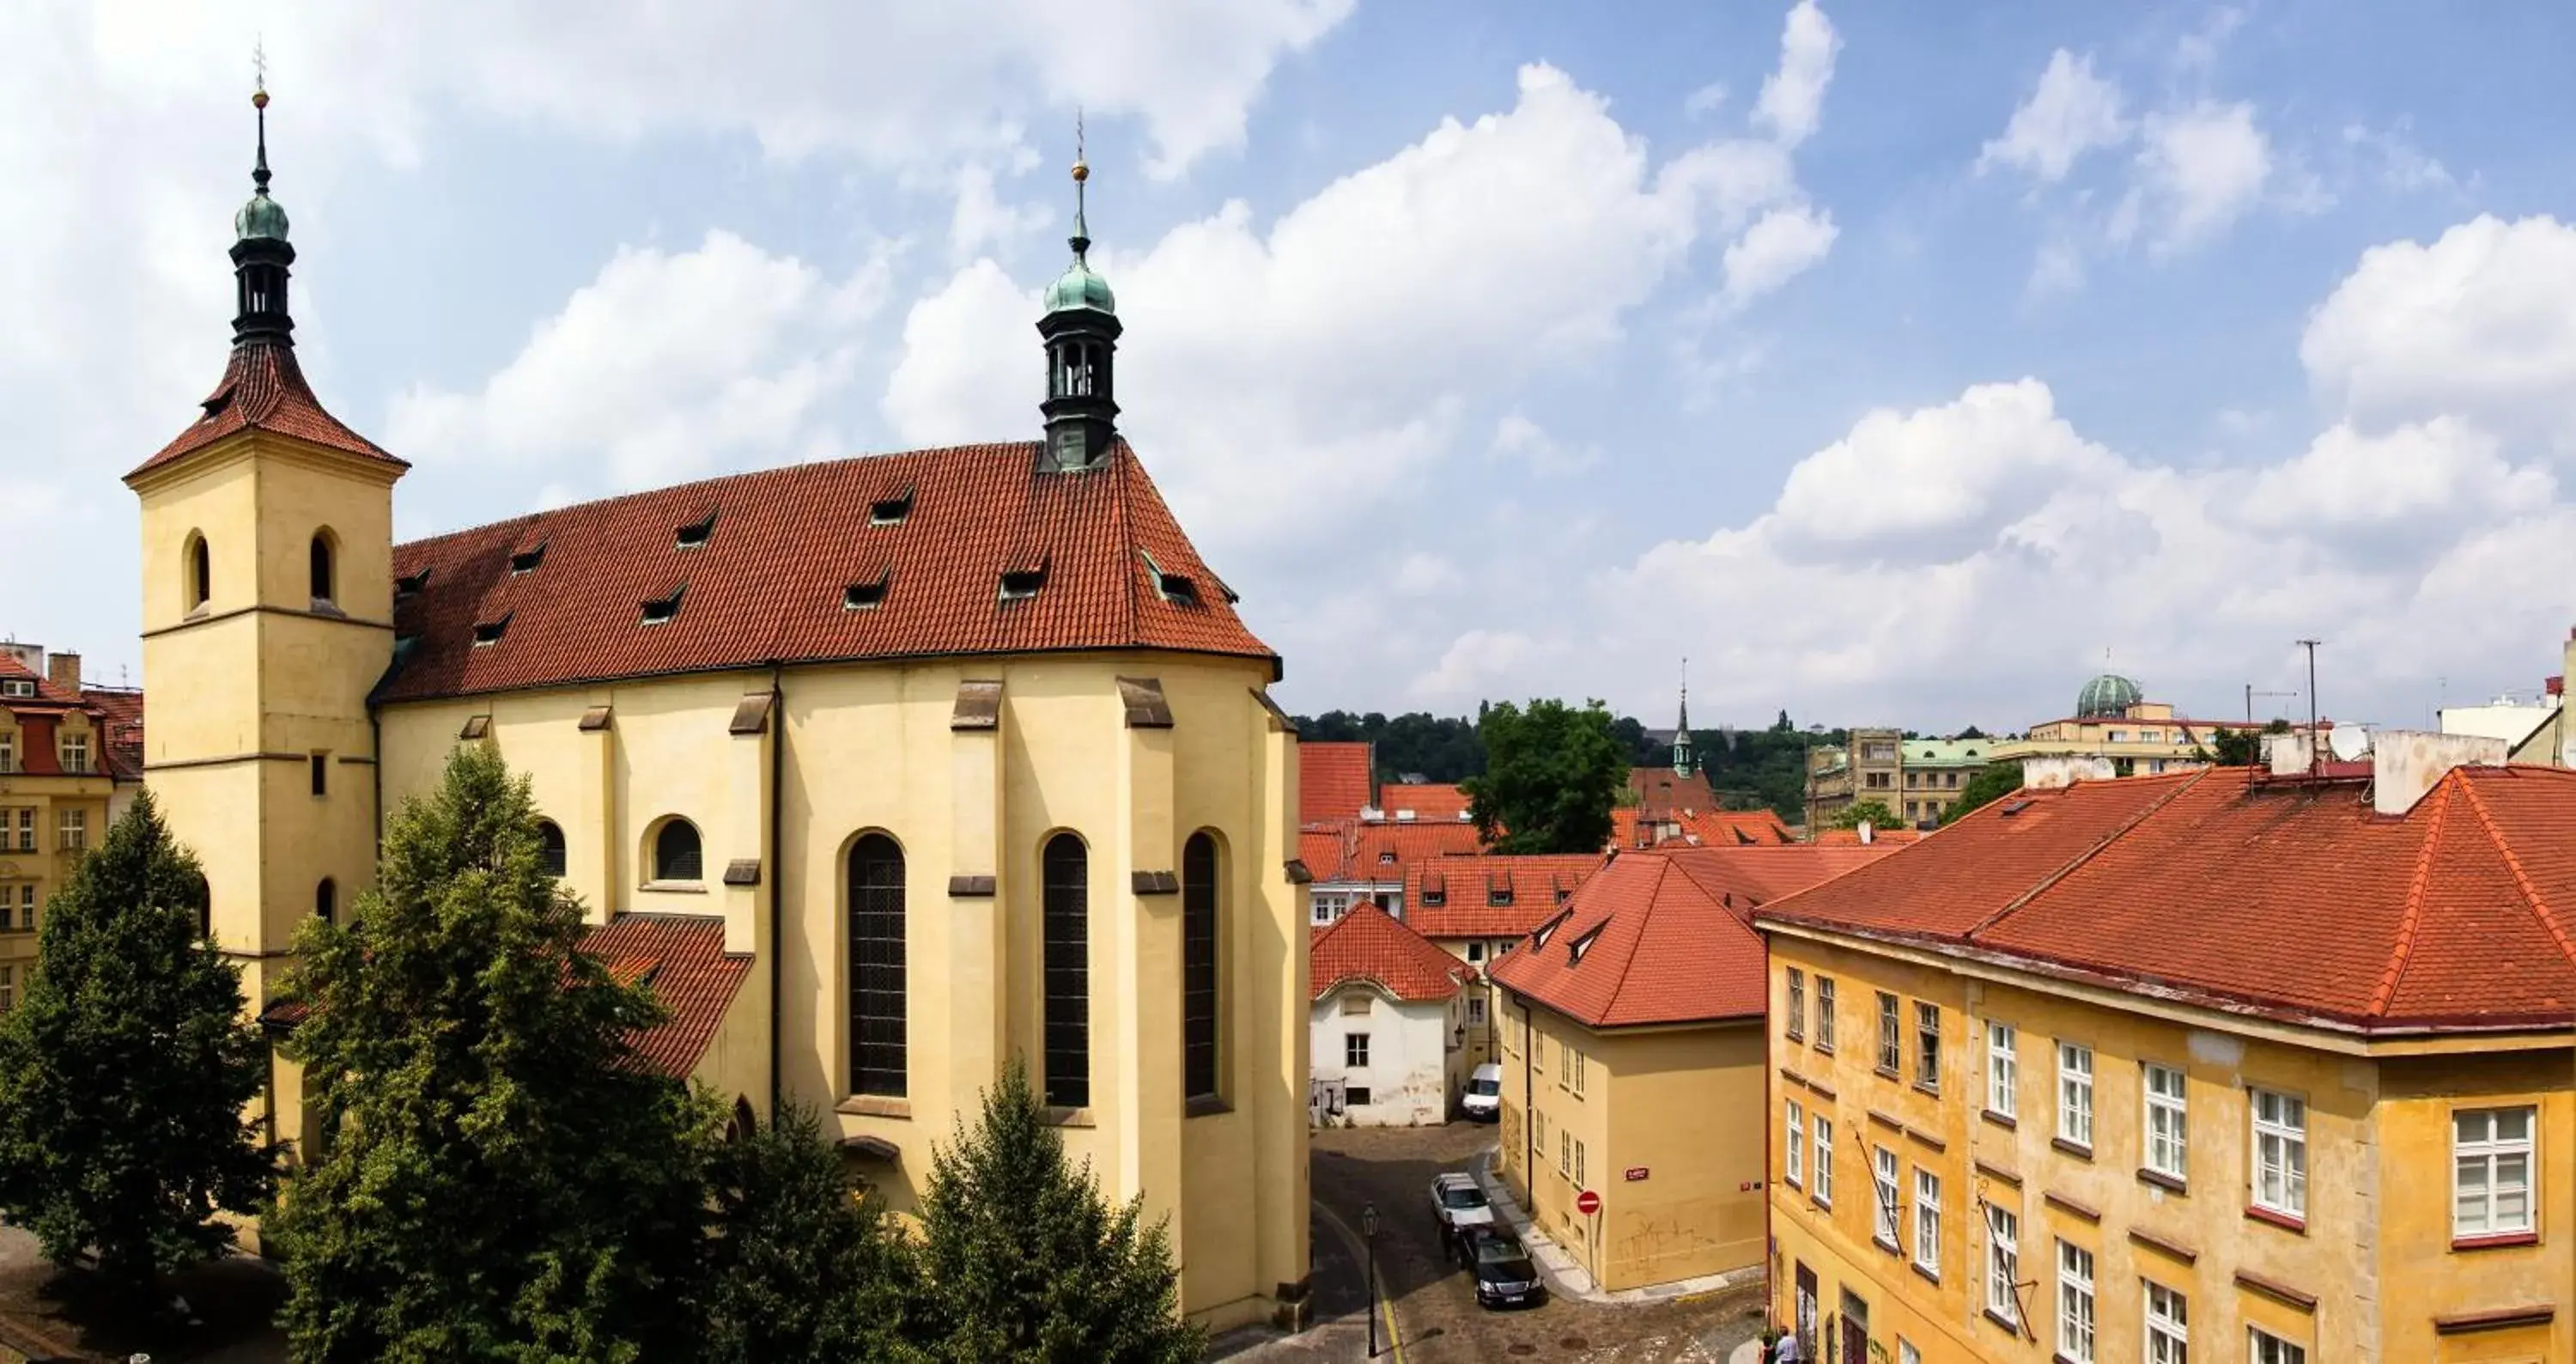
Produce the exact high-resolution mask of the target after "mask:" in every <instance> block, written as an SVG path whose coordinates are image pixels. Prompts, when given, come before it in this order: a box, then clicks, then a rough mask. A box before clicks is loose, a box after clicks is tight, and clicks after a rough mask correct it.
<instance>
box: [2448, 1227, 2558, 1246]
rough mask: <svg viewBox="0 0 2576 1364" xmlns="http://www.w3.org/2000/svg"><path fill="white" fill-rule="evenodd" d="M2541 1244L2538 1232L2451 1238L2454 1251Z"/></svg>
mask: <svg viewBox="0 0 2576 1364" xmlns="http://www.w3.org/2000/svg"><path fill="white" fill-rule="evenodd" d="M2539 1244H2540V1233H2539V1232H2536V1231H2507V1232H2498V1233H2496V1234H2495V1235H2493V1236H2454V1237H2452V1238H2451V1249H2453V1250H2504V1249H2507V1248H2509V1247H2513V1246H2536V1245H2539Z"/></svg>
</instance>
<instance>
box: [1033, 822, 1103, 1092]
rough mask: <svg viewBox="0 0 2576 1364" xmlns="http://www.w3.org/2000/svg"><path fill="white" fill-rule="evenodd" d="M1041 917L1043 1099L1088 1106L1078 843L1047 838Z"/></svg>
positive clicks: (1086, 928) (1086, 970)
mask: <svg viewBox="0 0 2576 1364" xmlns="http://www.w3.org/2000/svg"><path fill="white" fill-rule="evenodd" d="M1044 860H1045V863H1046V866H1045V875H1044V878H1043V880H1044V882H1045V888H1046V889H1045V895H1046V904H1045V913H1044V914H1043V915H1042V916H1041V918H1042V923H1041V926H1040V929H1041V931H1040V936H1041V937H1042V938H1043V939H1044V941H1045V946H1046V951H1045V962H1044V965H1045V968H1046V1101H1047V1104H1048V1105H1049V1106H1050V1107H1054V1108H1088V1107H1090V1106H1091V856H1090V854H1089V853H1088V852H1086V851H1085V850H1084V848H1083V846H1082V840H1081V839H1079V838H1076V837H1075V836H1073V835H1072V834H1057V835H1056V836H1055V837H1053V838H1051V839H1048V840H1047V845H1046V856H1045V859H1044Z"/></svg>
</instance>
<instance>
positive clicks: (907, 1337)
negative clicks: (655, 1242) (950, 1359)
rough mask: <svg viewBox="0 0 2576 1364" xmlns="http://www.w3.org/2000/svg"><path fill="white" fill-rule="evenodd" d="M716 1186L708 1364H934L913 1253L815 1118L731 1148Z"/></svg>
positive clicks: (720, 1154)
mask: <svg viewBox="0 0 2576 1364" xmlns="http://www.w3.org/2000/svg"><path fill="white" fill-rule="evenodd" d="M711 1183H712V1185H713V1192H714V1199H715V1210H716V1212H715V1224H716V1225H715V1231H716V1235H715V1238H714V1239H713V1240H712V1241H711V1242H710V1243H709V1245H708V1260H709V1263H708V1274H707V1280H706V1287H707V1300H706V1333H707V1347H706V1351H705V1355H704V1358H705V1359H706V1360H707V1361H709V1364H770V1362H771V1361H790V1360H812V1361H816V1364H821V1362H822V1361H828V1360H871V1361H890V1362H891V1361H904V1360H926V1359H928V1358H929V1357H930V1356H929V1353H928V1351H927V1349H926V1348H924V1346H923V1344H922V1343H920V1342H919V1341H918V1340H917V1337H918V1336H919V1335H921V1334H922V1332H923V1330H924V1327H923V1324H922V1322H921V1321H920V1319H919V1298H920V1285H919V1282H918V1275H919V1268H918V1266H917V1265H916V1264H915V1262H914V1257H913V1254H912V1248H911V1246H910V1245H909V1244H908V1243H907V1242H906V1241H905V1240H904V1238H903V1233H902V1232H901V1231H900V1230H899V1229H897V1228H896V1227H895V1226H893V1225H892V1222H891V1220H890V1219H889V1218H888V1217H887V1216H886V1214H885V1210H884V1205H883V1204H882V1203H880V1202H879V1201H878V1199H877V1198H876V1196H875V1195H874V1194H866V1195H862V1194H861V1192H860V1191H859V1189H858V1188H857V1187H856V1186H855V1185H853V1183H852V1182H851V1179H850V1174H849V1167H848V1166H847V1164H845V1163H844V1160H843V1157H842V1155H841V1152H840V1148H839V1147H838V1146H837V1145H836V1144H834V1143H833V1142H832V1141H831V1140H830V1139H828V1138H827V1137H825V1135H824V1134H823V1129H822V1124H821V1123H820V1122H819V1121H818V1120H817V1119H816V1117H815V1115H814V1113H813V1111H812V1110H811V1109H807V1108H803V1107H801V1106H800V1107H792V1108H790V1109H788V1110H787V1111H785V1112H783V1113H782V1114H780V1115H779V1117H778V1120H777V1121H776V1122H775V1123H774V1124H772V1125H771V1126H770V1127H768V1128H767V1129H765V1130H762V1131H758V1132H755V1133H750V1134H747V1135H745V1136H743V1137H741V1138H740V1139H738V1140H735V1141H730V1142H726V1143H725V1144H724V1145H723V1146H721V1147H720V1148H718V1150H717V1151H716V1154H715V1165H714V1177H713V1179H712V1181H711Z"/></svg>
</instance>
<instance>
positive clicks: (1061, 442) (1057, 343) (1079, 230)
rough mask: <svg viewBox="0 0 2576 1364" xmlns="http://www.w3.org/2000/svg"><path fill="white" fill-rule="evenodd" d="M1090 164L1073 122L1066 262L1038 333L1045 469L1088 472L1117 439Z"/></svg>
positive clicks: (1112, 333)
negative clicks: (1043, 366)
mask: <svg viewBox="0 0 2576 1364" xmlns="http://www.w3.org/2000/svg"><path fill="white" fill-rule="evenodd" d="M1090 181H1091V163H1090V162H1089V161H1088V160H1086V159H1085V157H1084V155H1083V149H1082V122H1081V119H1080V116H1079V115H1077V116H1076V118H1075V121H1074V156H1073V236H1071V237H1070V238H1068V239H1067V244H1068V245H1070V246H1071V247H1072V248H1073V263H1072V264H1071V265H1068V266H1066V267H1065V270H1064V273H1063V274H1061V275H1058V276H1056V280H1055V283H1053V284H1050V285H1048V286H1047V290H1046V297H1045V300H1044V301H1045V305H1046V314H1045V316H1043V317H1040V318H1039V319H1038V335H1039V336H1040V337H1042V338H1043V339H1044V341H1045V344H1046V352H1047V396H1046V401H1045V402H1043V403H1040V404H1039V405H1038V410H1039V411H1041V412H1043V413H1045V414H1046V432H1047V436H1046V454H1045V455H1044V457H1043V458H1042V460H1041V461H1040V462H1041V464H1042V466H1043V467H1045V468H1048V469H1053V470H1058V471H1063V470H1075V469H1089V468H1093V467H1095V466H1097V465H1098V464H1100V463H1101V461H1103V460H1105V459H1107V458H1108V456H1109V447H1110V443H1111V441H1113V440H1114V439H1116V437H1117V425H1116V424H1117V420H1118V403H1117V401H1116V390H1115V387H1114V385H1113V382H1112V380H1113V377H1114V373H1115V371H1114V368H1113V365H1112V361H1113V360H1114V358H1115V357H1116V355H1117V351H1118V334H1119V332H1120V330H1121V328H1120V326H1119V322H1118V304H1117V300H1116V299H1115V298H1114V297H1113V296H1112V295H1111V294H1110V292H1109V281H1107V280H1105V279H1102V278H1101V277H1100V276H1099V274H1098V273H1097V272H1095V271H1093V270H1092V268H1091V225H1090V221H1089V213H1088V209H1089V204H1088V202H1087V201H1086V197H1085V191H1086V189H1087V187H1088V186H1089V184H1090Z"/></svg>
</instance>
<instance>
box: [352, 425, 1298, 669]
mask: <svg viewBox="0 0 2576 1364" xmlns="http://www.w3.org/2000/svg"><path fill="white" fill-rule="evenodd" d="M1039 455H1040V447H1039V445H1038V443H1037V442H1034V441H1027V442H1016V443H1011V444H1002V445H966V446H955V447H951V448H948V449H940V450H917V451H912V452H909V453H905V454H891V455H872V456H867V457H864V458H859V459H844V460H833V461H828V462H825V463H819V464H801V465H795V466H792V467H789V468H785V469H770V470H765V471H762V472H759V473H749V474H737V475H734V476H732V477H729V478H719V479H712V480H709V481H707V482H703V483H690V484H683V485H681V486H679V487H674V488H664V489H661V490H659V491H656V492H649V493H638V494H635V495H633V496H629V497H616V498H610V499H607V500H605V501H600V502H585V503H582V504H580V505H578V506H572V507H565V508H562V509H561V510H558V511H550V512H540V513H537V514H535V515H533V516H524V517H520V518H518V519H516V520H512V521H503V522H498V523H496V524H493V525H489V526H481V527H477V528H475V529H473V530H466V531H459V532H457V533H455V534H452V535H443V536H439V537H437V538H435V539H430V540H420V541H414V542H413V543H410V544H406V545H398V546H396V547H395V549H394V573H395V575H396V578H397V580H398V581H399V582H400V583H403V584H415V585H416V586H417V588H418V590H417V591H411V592H403V593H399V594H398V596H397V600H396V604H395V607H394V622H395V630H396V634H397V637H398V638H401V639H408V640H409V641H411V642H410V643H409V644H408V645H407V646H405V652H404V654H403V656H402V660H401V661H400V662H399V663H398V664H397V665H396V667H395V670H394V671H393V673H392V674H391V675H390V676H389V677H388V678H387V679H386V681H385V682H384V684H383V685H382V687H381V688H380V690H379V693H378V695H379V698H380V699H383V700H388V701H407V700H416V699H420V698H424V697H440V696H461V695H469V694H472V693H477V692H489V691H503V690H511V689H516V688H522V687H543V686H556V685H562V684H567V683H575V682H588V681H601V680H607V679H612V678H621V677H640V676H651V675H654V674H661V673H674V672H696V671H705V670H710V669H720V668H745V667H758V666H762V665H764V664H767V663H770V662H788V663H801V662H820V661H825V660H836V659H860V658H915V657H928V656H942V655H948V656H953V655H971V654H1008V653H1034V652H1042V651H1049V650H1068V649H1170V650H1181V651H1187V652H1195V653H1214V654H1232V655H1238V656H1244V657H1251V658H1262V659H1269V660H1271V661H1272V663H1273V665H1274V667H1275V666H1276V662H1277V658H1276V655H1274V654H1272V653H1271V652H1270V650H1269V648H1268V646H1266V645H1264V644H1263V643H1262V642H1261V641H1260V640H1258V639H1255V638H1254V637H1253V635H1252V632H1251V631H1249V630H1247V629H1246V628H1244V625H1243V622H1242V621H1241V620H1240V619H1239V618H1237V617H1236V615H1235V613H1234V607H1233V605H1232V604H1231V602H1230V601H1229V600H1228V595H1229V594H1228V592H1227V590H1226V588H1225V586H1224V585H1223V584H1222V583H1220V582H1219V581H1218V580H1217V578H1216V576H1215V574H1213V573H1212V572H1210V571H1209V569H1208V566H1207V565H1206V564H1205V563H1204V562H1202V561H1201V560H1200V559H1199V556H1198V551H1196V550H1195V549H1193V548H1191V546H1190V542H1189V539H1188V537H1187V536H1185V535H1183V534H1182V533H1181V528H1180V525H1179V523H1178V522H1176V521H1174V520H1173V519H1172V514H1171V511H1170V509H1168V508H1167V507H1165V506H1164V505H1163V499H1162V496H1161V494H1159V493H1157V492H1156V491H1155V490H1154V484H1153V481H1152V480H1151V479H1150V478H1148V477H1146V474H1145V470H1144V467H1143V465H1141V464H1139V463H1138V462H1137V459H1136V455H1135V452H1134V451H1133V450H1131V449H1129V448H1128V447H1127V445H1126V443H1125V442H1124V441H1121V442H1118V443H1117V444H1116V445H1115V446H1114V447H1113V448H1112V451H1111V454H1110V456H1109V458H1108V459H1107V460H1106V461H1105V462H1104V464H1103V465H1102V467H1100V468H1098V469H1096V470H1092V471H1089V472H1081V473H1041V472H1039V469H1038V459H1039ZM879 503H885V504H889V505H891V504H902V505H904V506H906V507H907V510H906V511H905V512H904V513H903V514H902V517H901V519H900V520H899V521H895V522H893V523H891V524H882V525H880V524H872V517H871V511H870V509H871V507H872V506H874V505H876V504H879ZM711 515H712V516H713V518H714V525H713V528H712V531H711V532H710V534H709V535H708V537H707V539H706V541H705V543H704V544H702V545H698V546H695V547H687V548H684V547H682V546H681V544H680V537H679V531H680V528H681V527H683V526H694V525H697V524H699V523H702V522H705V521H706V520H707V519H708V517H709V516H711ZM540 549H541V550H542V551H543V554H542V557H540V558H538V559H537V560H536V562H535V564H534V566H533V567H532V568H530V569H529V570H528V571H526V572H524V573H520V572H514V571H513V567H512V559H513V558H514V557H516V556H520V555H522V554H523V553H526V552H533V551H537V550H540ZM1158 570H1159V573H1160V574H1161V575H1164V576H1167V577H1174V578H1181V579H1187V580H1188V582H1189V585H1190V589H1191V593H1192V595H1194V596H1195V601H1187V600H1182V599H1180V598H1179V597H1177V596H1174V597H1169V598H1167V596H1166V594H1165V593H1164V592H1163V591H1162V589H1161V585H1160V583H1159V582H1158V579H1157V571H1158ZM1020 571H1036V572H1039V573H1042V574H1043V582H1042V584H1041V585H1040V586H1039V588H1038V590H1037V594H1036V595H1035V596H1033V597H1030V598H1027V599H1025V600H1013V601H1004V600H1002V597H1001V582H1002V575H1003V574H1004V573H1005V572H1020ZM424 575H425V577H424ZM854 584H883V587H884V596H883V599H882V603H881V604H878V605H875V606H871V607H868V608H866V609H862V610H852V609H850V608H848V607H847V606H845V605H844V593H845V591H846V589H848V588H849V587H851V586H852V585H854ZM675 594H676V595H677V597H678V599H679V609H678V614H677V615H676V616H674V617H673V618H672V619H670V620H669V621H668V622H667V623H661V624H653V625H647V624H645V623H644V619H643V606H644V603H646V602H648V601H655V600H663V599H668V598H670V597H672V596H674V595H675ZM503 623H506V628H505V629H503V630H502V632H501V634H500V638H499V639H497V640H496V641H494V642H493V643H491V644H489V645H484V646H480V647H478V646H477V645H476V643H475V633H476V627H477V626H478V625H495V624H503Z"/></svg>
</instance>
